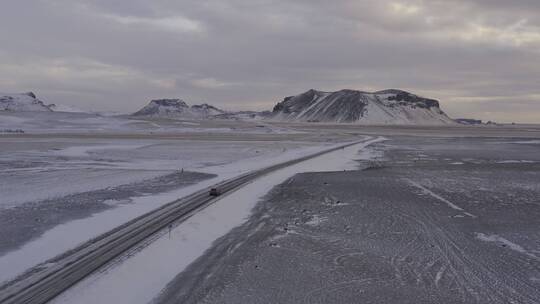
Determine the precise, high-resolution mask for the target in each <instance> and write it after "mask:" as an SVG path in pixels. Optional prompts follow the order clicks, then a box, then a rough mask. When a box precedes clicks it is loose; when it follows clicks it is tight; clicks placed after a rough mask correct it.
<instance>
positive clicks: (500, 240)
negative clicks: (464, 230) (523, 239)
mask: <svg viewBox="0 0 540 304" xmlns="http://www.w3.org/2000/svg"><path fill="white" fill-rule="evenodd" d="M475 235H476V238H477V239H479V240H481V241H484V242H493V243H499V244H501V245H503V246H504V247H508V248H510V249H512V250H514V251H517V252H520V253H523V254H526V255H528V256H529V257H531V258H534V259H537V260H538V259H540V258H539V257H537V256H536V255H534V254H532V253H530V252H528V251H527V250H525V248H523V247H521V246H520V245H518V244H516V243H513V242H511V241H509V240H507V239H505V238H503V237H501V236H499V235H496V234H491V235H487V234H484V233H480V232H476V233H475Z"/></svg>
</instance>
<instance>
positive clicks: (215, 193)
mask: <svg viewBox="0 0 540 304" xmlns="http://www.w3.org/2000/svg"><path fill="white" fill-rule="evenodd" d="M220 195H221V191H219V189H218V188H212V189H210V196H220Z"/></svg>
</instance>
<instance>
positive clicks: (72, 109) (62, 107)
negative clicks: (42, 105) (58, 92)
mask: <svg viewBox="0 0 540 304" xmlns="http://www.w3.org/2000/svg"><path fill="white" fill-rule="evenodd" d="M48 107H49V109H51V110H53V111H55V112H72V113H84V112H88V111H85V110H81V109H79V108H76V107H73V106H68V105H63V104H50V105H48Z"/></svg>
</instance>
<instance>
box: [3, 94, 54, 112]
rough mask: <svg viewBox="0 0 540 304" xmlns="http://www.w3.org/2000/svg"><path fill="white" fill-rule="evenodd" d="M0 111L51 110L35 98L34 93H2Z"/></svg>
mask: <svg viewBox="0 0 540 304" xmlns="http://www.w3.org/2000/svg"><path fill="white" fill-rule="evenodd" d="M0 111H14V112H26V111H45V112H50V111H51V109H49V108H48V107H47V106H46V105H44V104H43V102H42V101H40V100H38V99H36V98H35V95H33V93H23V94H6V93H0Z"/></svg>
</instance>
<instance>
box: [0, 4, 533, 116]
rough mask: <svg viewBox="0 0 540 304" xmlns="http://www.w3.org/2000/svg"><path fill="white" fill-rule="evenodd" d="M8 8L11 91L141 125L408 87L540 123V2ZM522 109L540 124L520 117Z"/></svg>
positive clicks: (1, 63) (461, 111) (7, 85)
mask: <svg viewBox="0 0 540 304" xmlns="http://www.w3.org/2000/svg"><path fill="white" fill-rule="evenodd" d="M3 8H5V9H2V10H1V11H0V38H2V39H1V41H3V42H2V47H1V48H0V68H2V70H3V71H2V75H0V91H7V90H10V91H27V90H35V91H36V92H37V93H38V94H40V95H44V96H45V97H46V98H47V99H49V100H51V101H54V102H57V103H65V104H72V105H76V106H79V107H85V106H86V107H87V108H94V109H95V108H102V109H112V110H119V111H126V112H128V111H133V110H135V109H136V108H138V107H140V106H141V105H143V104H144V103H145V102H146V101H147V99H149V98H155V97H172V96H178V97H182V98H184V99H186V100H188V101H192V102H201V101H204V102H210V103H214V104H216V105H218V106H221V107H225V108H233V109H239V108H249V109H262V108H266V109H268V108H271V106H272V105H273V104H274V103H275V102H277V101H279V100H281V99H282V98H283V97H284V96H286V95H291V94H296V93H299V92H301V91H304V90H307V89H309V88H318V89H323V90H334V89H340V88H345V87H348V88H356V89H366V90H367V89H373V90H375V89H382V88H390V87H397V88H402V89H408V90H411V91H414V92H419V93H422V94H425V95H428V94H429V96H430V97H434V98H439V99H441V102H442V104H443V107H444V108H445V109H447V112H449V113H450V114H451V115H459V116H464V115H465V114H468V115H466V116H470V117H475V116H482V118H485V116H486V115H488V114H486V113H487V112H489V111H486V109H488V108H489V107H490V106H491V107H492V108H493V109H491V110H492V111H490V112H491V113H495V112H497V111H499V112H500V111H503V112H504V113H506V117H508V118H507V120H508V121H510V120H515V121H519V120H520V119H521V120H522V121H528V122H531V119H532V120H536V121H537V122H540V109H538V106H535V105H537V104H540V98H539V96H540V88H539V87H538V85H537V83H540V53H539V51H538V50H540V30H539V27H540V21H539V17H538V16H540V14H539V12H540V2H538V1H531V0H522V1H499V0H493V1H491V0H490V1H488V0H475V1H465V0H451V1H420V0H418V1H399V0H396V1H393V0H392V1H391V0H388V1H352V0H350V1H349V0H342V1H308V0H300V1H294V2H293V3H291V1H275V0H255V1H247V0H244V1H241V0H227V1H223V0H222V1H217V0H206V1H172V0H169V1H165V0H163V1H142V0H134V1H120V0H108V1H106V0H94V1H74V0H72V1H68V0H42V1H32V2H26V1H14V0H9V1H8V2H7V3H6V4H3ZM55 68H57V71H56V72H57V74H54V73H53V71H54V70H55ZM62 69H63V70H62ZM5 71H7V73H6V72H5ZM60 71H63V73H64V75H63V77H64V78H62V74H61V73H60ZM107 80H110V81H107ZM501 96H504V97H505V98H506V99H501ZM516 96H519V98H513V97H516ZM490 97H491V98H492V101H490ZM467 98H469V99H470V102H463V100H464V99H465V100H466V99H467ZM479 98H482V101H479ZM501 100H504V102H503V101H501ZM517 102H520V104H522V103H525V104H526V105H527V106H530V107H531V111H532V113H533V114H531V112H529V113H526V114H524V112H523V111H522V107H511V106H507V105H508V104H513V103H517ZM488 105H490V106H488ZM497 109H499V110H497ZM499 112H497V113H499ZM501 113H502V112H501ZM493 115H494V116H497V117H498V118H500V117H501V116H502V114H500V113H499V114H493ZM535 117H537V119H535Z"/></svg>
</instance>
